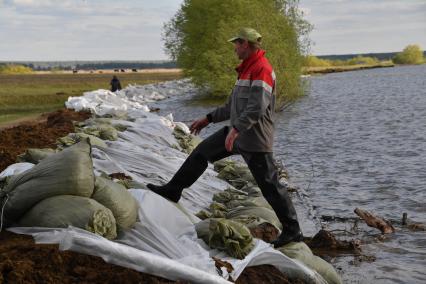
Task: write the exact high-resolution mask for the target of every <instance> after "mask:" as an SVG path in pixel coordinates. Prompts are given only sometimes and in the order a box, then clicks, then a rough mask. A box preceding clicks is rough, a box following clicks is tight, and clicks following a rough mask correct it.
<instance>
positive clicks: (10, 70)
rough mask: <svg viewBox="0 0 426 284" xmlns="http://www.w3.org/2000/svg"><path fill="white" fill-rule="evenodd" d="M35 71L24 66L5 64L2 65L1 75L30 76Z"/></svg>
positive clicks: (0, 68) (0, 66)
mask: <svg viewBox="0 0 426 284" xmlns="http://www.w3.org/2000/svg"><path fill="white" fill-rule="evenodd" d="M32 72H33V70H32V69H31V68H29V67H26V66H23V65H15V64H5V65H0V74H29V73H32Z"/></svg>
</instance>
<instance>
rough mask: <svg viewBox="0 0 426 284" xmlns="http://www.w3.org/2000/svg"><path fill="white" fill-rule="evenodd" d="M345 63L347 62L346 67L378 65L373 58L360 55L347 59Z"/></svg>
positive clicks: (377, 61) (376, 60)
mask: <svg viewBox="0 0 426 284" xmlns="http://www.w3.org/2000/svg"><path fill="white" fill-rule="evenodd" d="M346 62H347V65H358V64H363V65H376V64H379V63H380V61H379V60H378V59H377V58H375V57H367V56H361V55H358V56H357V57H354V58H351V59H348V60H347V61H346Z"/></svg>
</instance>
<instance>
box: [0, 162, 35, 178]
mask: <svg viewBox="0 0 426 284" xmlns="http://www.w3.org/2000/svg"><path fill="white" fill-rule="evenodd" d="M34 166H35V165H34V164H32V163H16V164H13V165H10V166H8V167H7V168H6V169H5V170H4V171H2V172H1V173H0V180H2V179H4V178H6V177H8V176H13V175H18V174H20V173H23V172H25V171H27V170H29V169H31V168H32V167H34Z"/></svg>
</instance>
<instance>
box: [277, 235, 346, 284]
mask: <svg viewBox="0 0 426 284" xmlns="http://www.w3.org/2000/svg"><path fill="white" fill-rule="evenodd" d="M278 250H279V251H280V252H282V253H283V254H285V255H286V256H288V257H290V258H293V259H297V260H299V261H301V262H302V263H304V264H305V265H306V266H308V267H309V268H311V269H313V270H315V271H316V272H318V273H319V274H320V275H321V276H322V277H323V278H324V280H326V281H327V283H329V284H341V283H342V279H341V278H340V276H339V274H337V272H336V270H335V269H334V267H333V266H332V265H331V264H330V263H328V262H326V261H325V260H323V259H322V258H320V257H318V256H315V255H314V254H313V253H312V251H311V249H310V248H309V247H308V246H307V245H306V244H305V243H303V242H292V243H289V244H287V245H285V246H282V247H280V248H278Z"/></svg>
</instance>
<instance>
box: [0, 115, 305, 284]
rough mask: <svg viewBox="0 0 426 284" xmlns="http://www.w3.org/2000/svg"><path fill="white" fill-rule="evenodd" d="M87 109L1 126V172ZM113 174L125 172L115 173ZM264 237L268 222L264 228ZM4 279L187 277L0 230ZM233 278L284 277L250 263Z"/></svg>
mask: <svg viewBox="0 0 426 284" xmlns="http://www.w3.org/2000/svg"><path fill="white" fill-rule="evenodd" d="M90 116H91V115H90V113H87V112H79V113H77V112H74V111H70V110H66V109H63V110H59V111H56V112H53V113H49V114H46V115H44V116H42V118H41V119H38V120H36V121H33V122H25V123H23V124H21V125H19V126H15V127H11V128H7V129H2V130H0V172H1V171H3V170H4V169H5V168H6V167H7V166H9V165H11V164H13V163H15V161H16V157H17V155H19V154H21V153H23V152H25V150H26V149H29V148H47V147H49V148H56V144H55V141H56V139H57V138H60V137H63V136H65V135H67V134H68V133H70V132H73V131H74V126H73V123H72V122H73V121H83V120H86V119H87V118H89V117H90ZM116 177H117V178H125V177H123V176H122V175H117V176H116ZM263 229H264V230H265V229H266V230H265V232H260V231H259V232H257V233H259V234H260V235H262V234H264V235H265V237H266V236H267V238H266V239H268V238H270V237H271V233H273V232H271V231H270V228H263ZM3 283H46V284H51V283H52V284H53V283H64V284H67V283H187V282H182V281H177V282H174V281H170V280H166V279H163V278H160V277H156V276H153V275H149V274H145V273H140V272H137V271H134V270H131V269H127V268H123V267H120V266H115V265H112V264H108V263H106V262H104V261H103V260H102V259H101V258H99V257H94V256H89V255H84V254H79V253H75V252H71V251H59V249H58V246H57V245H41V244H35V243H34V241H33V239H32V237H30V236H25V235H17V234H13V233H10V232H7V231H3V232H0V284H3ZM237 283H241V284H242V283H253V284H262V283H263V284H269V283H271V284H272V283H303V282H300V281H296V282H289V280H288V279H287V277H286V276H285V275H284V274H283V273H281V272H280V271H279V270H278V269H276V268H275V267H273V266H270V265H262V266H256V267H249V268H247V269H245V270H244V272H243V273H242V274H241V276H240V277H239V278H238V281H237Z"/></svg>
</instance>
